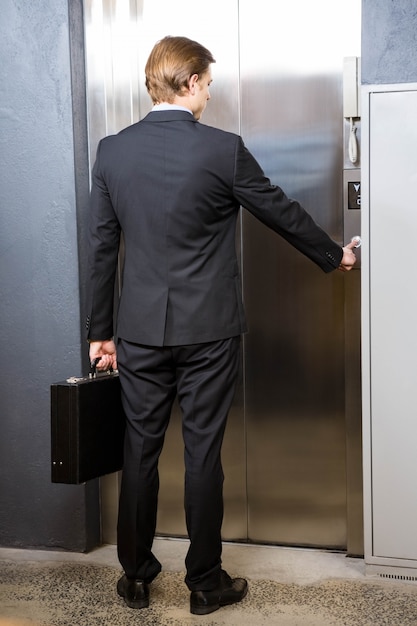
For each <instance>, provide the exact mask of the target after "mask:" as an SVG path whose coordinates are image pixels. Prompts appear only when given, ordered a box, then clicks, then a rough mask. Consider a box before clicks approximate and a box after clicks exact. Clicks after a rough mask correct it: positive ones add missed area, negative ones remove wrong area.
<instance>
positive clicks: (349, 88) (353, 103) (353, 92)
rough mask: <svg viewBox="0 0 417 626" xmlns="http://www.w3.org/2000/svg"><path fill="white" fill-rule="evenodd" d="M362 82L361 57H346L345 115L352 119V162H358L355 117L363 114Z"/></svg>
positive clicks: (344, 81)
mask: <svg viewBox="0 0 417 626" xmlns="http://www.w3.org/2000/svg"><path fill="white" fill-rule="evenodd" d="M360 84H361V59H360V57H345V58H344V59H343V117H345V118H347V119H349V120H350V135H349V158H350V161H351V162H352V163H356V161H357V158H358V145H357V140H356V127H355V118H356V119H358V118H360V116H361V110H360Z"/></svg>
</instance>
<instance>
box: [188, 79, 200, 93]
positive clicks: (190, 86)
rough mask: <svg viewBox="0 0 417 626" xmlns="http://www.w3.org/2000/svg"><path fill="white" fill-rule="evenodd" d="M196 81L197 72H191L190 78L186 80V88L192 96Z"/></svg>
mask: <svg viewBox="0 0 417 626" xmlns="http://www.w3.org/2000/svg"><path fill="white" fill-rule="evenodd" d="M197 81H198V74H193V75H192V76H191V77H190V80H189V81H188V89H189V91H190V94H191V95H192V96H194V94H195V84H196V82H197Z"/></svg>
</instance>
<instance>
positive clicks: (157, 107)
mask: <svg viewBox="0 0 417 626" xmlns="http://www.w3.org/2000/svg"><path fill="white" fill-rule="evenodd" d="M152 111H187V113H191V115H192V114H193V112H192V111H191V110H190V109H187V107H182V106H180V105H179V104H170V103H169V102H161V103H160V104H154V105H153V107H152Z"/></svg>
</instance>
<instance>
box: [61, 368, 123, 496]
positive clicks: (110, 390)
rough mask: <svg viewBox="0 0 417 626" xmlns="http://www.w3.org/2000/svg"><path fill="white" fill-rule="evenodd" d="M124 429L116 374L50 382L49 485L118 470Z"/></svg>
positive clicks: (75, 481)
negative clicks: (50, 480) (50, 482)
mask: <svg viewBox="0 0 417 626" xmlns="http://www.w3.org/2000/svg"><path fill="white" fill-rule="evenodd" d="M124 431H125V416H124V413H123V409H122V405H121V399H120V381H119V375H118V373H117V372H112V373H104V374H103V373H100V374H97V375H95V374H94V375H92V374H90V375H89V376H86V377H82V378H75V377H74V378H68V379H67V380H65V381H62V382H58V383H54V384H52V385H51V476H52V482H53V483H66V484H79V483H83V482H85V481H87V480H91V479H93V478H98V477H99V476H104V475H105V474H110V473H112V472H116V471H118V470H120V469H121V467H122V464H123V440H124Z"/></svg>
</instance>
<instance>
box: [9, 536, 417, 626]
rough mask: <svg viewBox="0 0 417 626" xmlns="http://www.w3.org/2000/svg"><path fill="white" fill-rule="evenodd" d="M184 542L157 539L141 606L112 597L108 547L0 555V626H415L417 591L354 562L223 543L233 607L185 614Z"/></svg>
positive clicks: (113, 571)
mask: <svg viewBox="0 0 417 626" xmlns="http://www.w3.org/2000/svg"><path fill="white" fill-rule="evenodd" d="M186 550H187V542H185V541H176V540H164V539H157V540H156V541H155V552H156V554H157V555H158V558H159V559H160V560H161V562H162V563H163V565H164V569H163V572H162V574H161V575H160V576H158V578H157V579H156V580H155V581H154V583H153V584H152V586H151V602H150V606H149V608H148V609H142V610H140V611H134V610H132V609H129V608H127V607H126V606H125V604H124V602H123V600H121V599H120V598H119V597H118V596H117V594H116V593H115V585H116V582H117V579H118V577H119V575H120V567H119V564H118V562H117V557H116V550H115V547H114V546H103V547H101V548H99V549H97V550H94V551H93V552H90V553H89V554H74V553H64V552H49V551H28V550H11V549H0V626H30V625H31V626H35V625H36V626H133V625H135V626H136V625H137V624H140V625H141V626H186V625H187V624H190V625H194V626H223V625H224V626H255V625H256V626H266V625H268V626H270V625H271V626H275V625H277V626H278V625H281V626H416V625H417V585H416V584H415V583H406V582H392V581H389V580H381V579H375V578H370V577H367V576H365V574H364V565H363V561H362V560H361V559H351V558H348V557H345V556H344V555H343V554H334V553H328V552H321V551H316V550H297V549H286V548H275V547H270V546H262V547H260V546H252V545H233V544H225V546H224V553H223V565H224V567H225V569H227V570H228V571H229V573H230V574H231V575H232V576H233V575H243V576H245V577H246V578H248V581H249V588H250V591H249V594H248V596H247V597H246V598H245V599H244V600H243V601H242V602H241V603H239V604H236V605H233V606H230V607H224V608H222V609H220V610H219V611H216V612H215V613H212V614H211V615H207V616H204V617H197V616H193V615H191V614H190V612H189V606H188V604H189V594H188V591H187V589H186V587H185V585H184V583H183V579H184V569H183V568H184V566H183V563H184V556H185V553H186Z"/></svg>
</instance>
